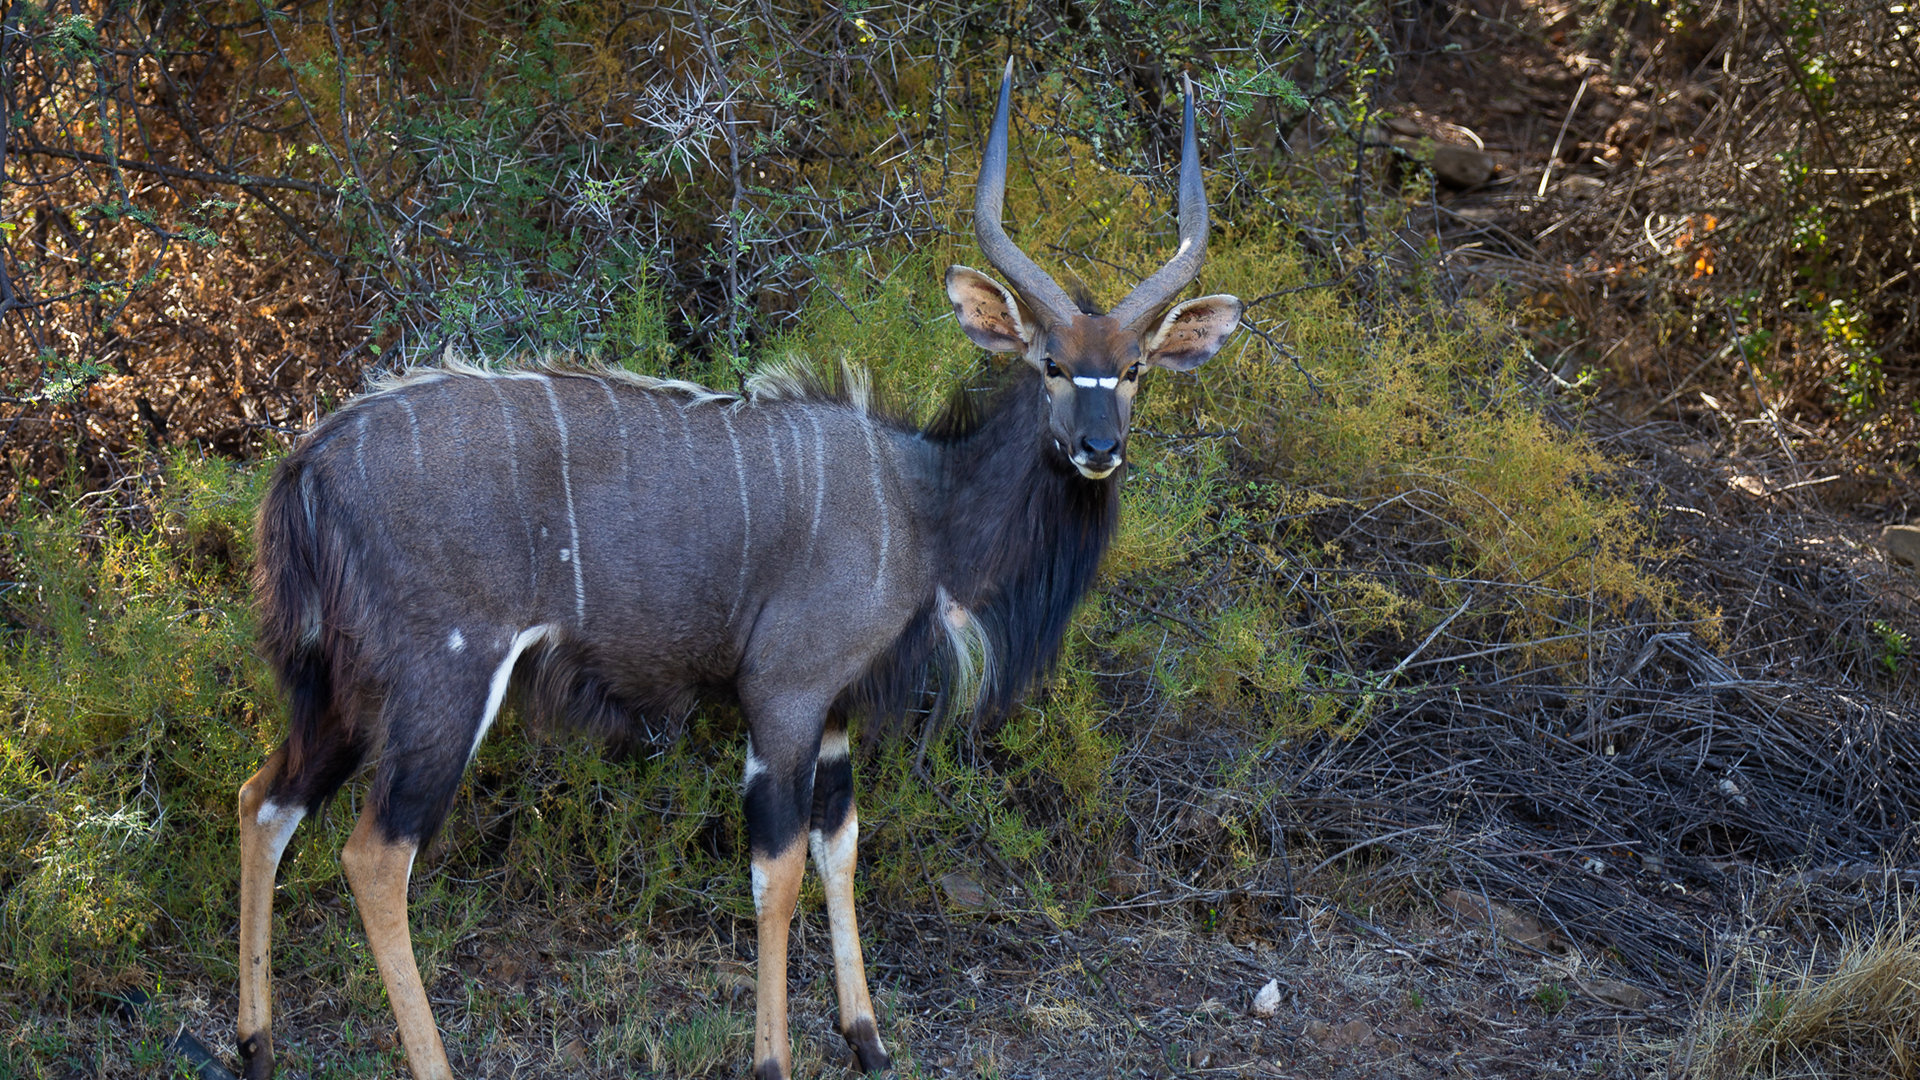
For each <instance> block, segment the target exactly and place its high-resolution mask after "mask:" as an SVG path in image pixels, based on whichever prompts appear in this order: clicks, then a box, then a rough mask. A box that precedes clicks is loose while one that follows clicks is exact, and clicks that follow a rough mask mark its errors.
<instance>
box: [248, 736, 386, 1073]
mask: <svg viewBox="0 0 1920 1080" xmlns="http://www.w3.org/2000/svg"><path fill="white" fill-rule="evenodd" d="M337 719H338V718H337V717H335V716H332V715H329V716H327V717H325V718H323V719H322V722H321V724H320V725H319V726H318V730H317V737H316V739H315V743H316V745H315V746H314V747H313V749H311V750H309V751H308V752H307V754H305V755H304V756H303V758H302V761H301V764H300V767H299V768H298V769H297V770H296V769H289V768H288V765H287V762H288V756H289V755H288V747H287V745H286V744H282V745H281V746H280V748H279V749H278V750H275V751H274V752H273V755H272V756H271V757H269V758H267V762H266V764H264V765H262V766H260V771H259V772H256V773H254V774H253V776H251V777H249V778H248V780H247V782H246V783H244V784H242V785H240V1015H239V1018H238V1019H239V1024H238V1027H237V1028H236V1029H235V1030H236V1031H237V1033H238V1035H239V1041H240V1046H239V1050H240V1061H241V1064H242V1067H243V1069H244V1072H245V1075H246V1078H247V1080H264V1078H265V1077H268V1076H271V1075H272V1074H273V995H272V989H271V983H272V978H273V972H272V967H273V965H272V960H271V945H272V937H273V879H274V874H275V873H276V872H277V871H278V870H279V868H280V855H281V853H282V852H284V851H285V850H286V847H287V841H288V840H289V839H291V838H292V836H293V830H294V828H295V827H296V826H298V825H299V824H300V822H301V820H302V819H304V818H305V817H306V816H307V814H308V813H309V812H310V811H311V810H312V809H313V808H315V807H317V806H319V805H320V804H321V803H322V802H324V801H326V799H327V797H328V796H330V795H332V794H333V793H334V792H335V791H337V790H339V787H340V785H341V784H342V783H344V782H345V781H346V778H347V777H348V776H350V775H352V774H353V771H354V770H355V769H356V768H358V767H359V766H360V761H361V759H362V757H364V755H365V747H364V746H363V745H362V744H361V743H360V742H359V740H358V739H357V738H355V735H354V732H353V730H352V729H351V728H350V727H348V726H343V725H341V724H339V723H337Z"/></svg>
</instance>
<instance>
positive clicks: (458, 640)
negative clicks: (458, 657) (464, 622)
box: [447, 626, 467, 652]
mask: <svg viewBox="0 0 1920 1080" xmlns="http://www.w3.org/2000/svg"><path fill="white" fill-rule="evenodd" d="M447 648H449V649H452V650H453V651H454V652H466V651H467V638H466V635H464V634H462V633H461V632H460V628H459V627H457V626H456V627H454V628H453V633H451V634H448V635H447Z"/></svg>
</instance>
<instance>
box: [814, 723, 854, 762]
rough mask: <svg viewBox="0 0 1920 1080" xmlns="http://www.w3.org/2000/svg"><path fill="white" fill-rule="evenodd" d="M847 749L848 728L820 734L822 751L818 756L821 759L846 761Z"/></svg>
mask: <svg viewBox="0 0 1920 1080" xmlns="http://www.w3.org/2000/svg"><path fill="white" fill-rule="evenodd" d="M847 749H848V748H847V729H846V728H841V729H839V730H838V731H829V732H827V733H826V734H824V735H822V736H820V753H819V755H818V758H819V760H821V761H845V760H846V758H847Z"/></svg>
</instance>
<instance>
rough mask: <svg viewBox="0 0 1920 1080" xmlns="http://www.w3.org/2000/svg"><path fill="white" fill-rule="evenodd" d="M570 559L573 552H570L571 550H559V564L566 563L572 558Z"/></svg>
mask: <svg viewBox="0 0 1920 1080" xmlns="http://www.w3.org/2000/svg"><path fill="white" fill-rule="evenodd" d="M572 557H573V551H572V550H571V549H569V548H561V549H560V561H561V562H566V561H567V560H568V559H570V558H572Z"/></svg>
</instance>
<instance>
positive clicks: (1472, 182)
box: [1427, 143, 1493, 188]
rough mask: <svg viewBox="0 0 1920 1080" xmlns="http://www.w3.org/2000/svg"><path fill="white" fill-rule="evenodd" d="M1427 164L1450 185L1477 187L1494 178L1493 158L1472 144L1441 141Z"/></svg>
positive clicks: (1441, 179) (1442, 181)
mask: <svg viewBox="0 0 1920 1080" xmlns="http://www.w3.org/2000/svg"><path fill="white" fill-rule="evenodd" d="M1427 166H1428V167H1429V168H1431V169H1432V170H1433V175H1434V176H1436V177H1438V178H1439V180H1440V182H1441V183H1443V184H1445V185H1447V186H1448V187H1454V188H1475V187H1479V186H1480V185H1481V184H1484V183H1486V182H1487V181H1488V180H1491V179H1492V178H1493V158H1491V157H1489V156H1488V155H1487V154H1485V153H1483V152H1482V151H1479V150H1475V149H1474V148H1473V147H1471V146H1458V145H1455V144H1454V143H1440V144H1438V145H1436V146H1435V147H1434V148H1433V157H1432V158H1431V159H1429V160H1428V161H1427Z"/></svg>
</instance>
